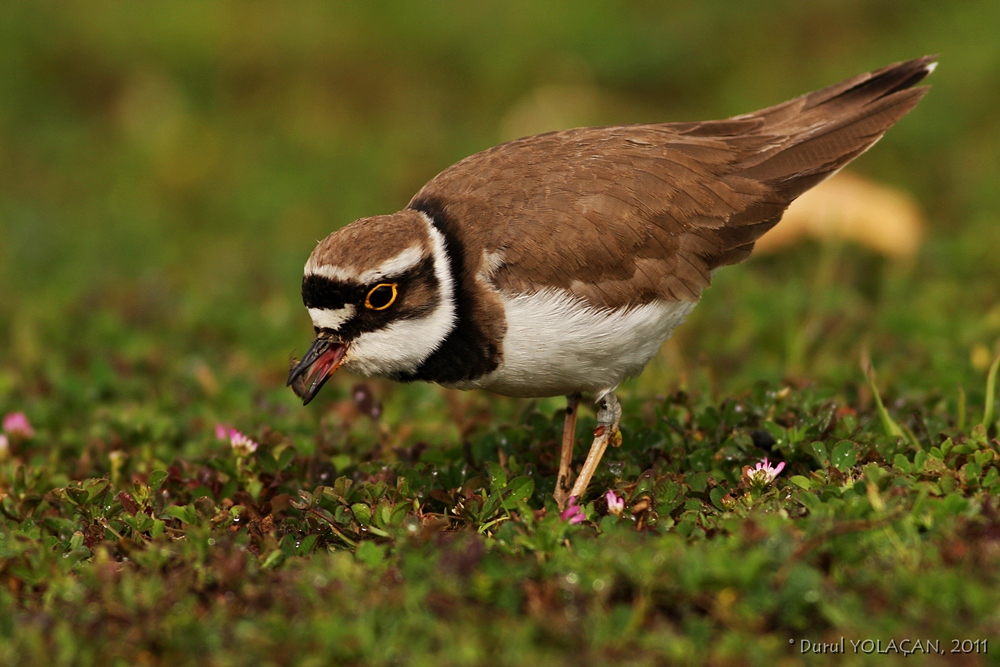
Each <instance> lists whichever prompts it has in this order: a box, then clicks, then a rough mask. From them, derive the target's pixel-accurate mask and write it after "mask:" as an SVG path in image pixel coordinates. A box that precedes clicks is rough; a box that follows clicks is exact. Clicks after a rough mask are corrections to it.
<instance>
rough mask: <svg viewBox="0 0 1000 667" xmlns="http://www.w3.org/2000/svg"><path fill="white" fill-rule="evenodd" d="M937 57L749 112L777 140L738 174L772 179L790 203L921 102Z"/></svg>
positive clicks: (895, 66)
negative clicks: (918, 84)
mask: <svg viewBox="0 0 1000 667" xmlns="http://www.w3.org/2000/svg"><path fill="white" fill-rule="evenodd" d="M936 60H937V56H924V57H922V58H915V59H914V60H909V61H906V62H902V63H896V64H894V65H889V66H887V67H883V68H881V69H878V70H875V71H874V72H869V73H867V74H861V75H858V76H855V77H853V78H850V79H847V80H846V81H842V82H841V83H838V84H835V85H832V86H829V87H827V88H824V89H822V90H817V91H816V92H813V93H808V94H806V95H803V96H802V97H798V98H796V99H793V100H789V101H788V102H784V103H782V104H779V105H777V106H773V107H770V108H767V109H762V110H760V111H757V112H756V113H753V114H750V117H753V118H754V119H757V120H759V121H763V124H762V126H761V127H760V128H759V129H758V130H757V132H756V133H759V134H760V135H764V136H768V135H770V136H773V137H775V138H776V141H775V144H774V145H773V146H772V147H771V148H770V149H767V150H764V151H762V152H761V153H759V154H758V156H757V157H756V158H755V159H753V160H751V161H750V162H748V163H745V164H744V166H743V169H741V170H740V172H739V175H740V176H744V177H746V178H751V179H754V180H757V181H762V182H764V183H767V184H768V185H770V186H771V187H773V188H774V190H775V191H776V192H777V193H778V194H779V195H780V196H781V197H782V198H783V199H785V201H786V203H787V202H791V201H792V200H793V199H795V198H796V197H798V196H799V195H800V194H802V193H803V192H805V191H806V190H808V189H809V188H811V187H813V186H814V185H816V184H817V183H819V182H820V181H822V180H823V179H825V178H827V177H828V176H830V175H832V174H833V173H834V172H836V171H837V170H839V169H840V168H841V167H843V166H844V165H846V164H847V163H848V162H850V161H851V160H853V159H854V158H856V157H858V156H859V155H861V154H862V153H864V152H865V151H866V150H868V149H869V148H871V147H872V146H873V145H874V144H875V142H877V141H878V140H879V139H881V138H882V135H883V134H885V132H886V130H888V129H889V128H890V127H892V126H893V125H894V124H895V123H896V121H898V120H899V119H900V118H902V117H903V116H905V115H906V114H907V113H908V112H909V111H910V110H911V109H912V108H913V107H914V106H916V104H917V102H919V101H920V98H922V97H923V96H924V95H925V94H926V93H927V90H928V88H927V87H920V88H914V87H913V86H914V85H916V84H917V83H919V82H920V81H921V80H923V79H924V77H926V76H927V75H928V74H930V73H931V72H933V71H934V68H935V66H936V65H937V62H936ZM738 118H741V119H742V118H747V117H746V116H744V117H738ZM734 120H735V119H734Z"/></svg>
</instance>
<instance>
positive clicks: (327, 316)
mask: <svg viewBox="0 0 1000 667" xmlns="http://www.w3.org/2000/svg"><path fill="white" fill-rule="evenodd" d="M353 316H354V305H353V304H350V303H349V304H347V305H346V306H344V307H343V308H338V309H336V310H333V309H332V308H310V309H309V317H311V318H312V321H313V326H314V327H316V328H317V329H333V330H334V331H336V330H337V329H339V328H340V327H341V326H343V324H344V322H346V321H347V320H349V319H351V317H353Z"/></svg>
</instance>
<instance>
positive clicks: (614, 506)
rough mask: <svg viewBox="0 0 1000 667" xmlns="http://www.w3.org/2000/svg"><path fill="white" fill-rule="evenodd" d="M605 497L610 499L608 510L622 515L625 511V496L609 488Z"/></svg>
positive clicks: (607, 499) (616, 514)
mask: <svg viewBox="0 0 1000 667" xmlns="http://www.w3.org/2000/svg"><path fill="white" fill-rule="evenodd" d="M604 499H605V500H606V501H608V512H609V513H611V514H614V515H615V516H621V515H622V512H624V511H625V498H624V497H622V498H619V497H618V494H616V493H615V492H614V490H613V489H608V492H607V493H605V494H604Z"/></svg>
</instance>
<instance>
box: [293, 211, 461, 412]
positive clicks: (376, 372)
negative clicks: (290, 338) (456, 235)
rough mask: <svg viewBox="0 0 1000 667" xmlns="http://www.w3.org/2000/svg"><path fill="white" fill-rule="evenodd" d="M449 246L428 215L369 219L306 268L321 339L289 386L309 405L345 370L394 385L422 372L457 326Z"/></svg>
mask: <svg viewBox="0 0 1000 667" xmlns="http://www.w3.org/2000/svg"><path fill="white" fill-rule="evenodd" d="M452 283H453V280H452V274H451V266H450V263H449V261H448V254H447V248H446V241H445V238H444V236H443V235H442V234H441V232H440V231H439V230H438V229H437V228H435V227H434V225H433V224H432V223H431V220H430V219H429V218H428V217H427V216H425V215H424V214H423V213H420V212H418V211H413V210H404V211H400V212H399V213H395V214H393V215H384V216H377V217H373V218H362V219H360V220H356V221H355V222H353V223H351V224H350V225H347V226H346V227H344V228H342V229H340V230H338V231H336V232H333V233H332V234H330V235H329V236H327V237H326V238H325V239H323V240H322V241H321V242H320V243H319V245H317V246H316V249H315V250H313V252H312V254H311V255H310V256H309V261H308V262H306V267H305V275H304V277H303V279H302V301H303V302H304V303H305V306H306V308H307V309H308V311H309V317H310V318H311V319H312V322H313V328H314V329H315V331H316V339H315V340H314V341H313V343H312V345H311V346H310V347H309V349H308V351H306V353H305V355H304V356H303V357H302V359H301V360H300V361H297V362H293V367H292V369H291V371H290V372H289V375H288V384H289V385H290V386H291V387H292V390H293V391H294V392H295V393H296V395H298V396H299V398H301V399H302V402H303V404H307V403H309V401H311V400H312V399H313V397H314V396H316V393H317V392H319V390H320V388H321V387H322V386H323V383H325V382H326V380H327V379H328V378H329V377H330V376H331V375H332V374H333V373H334V372H335V371H336V370H337V369H338V368H339V367H340V366H341V365H343V366H345V367H346V368H348V369H349V370H350V371H352V372H355V373H358V374H359V375H364V376H381V377H389V378H394V377H398V376H402V375H406V374H408V373H413V372H414V371H416V370H417V369H418V368H419V367H420V365H421V364H422V363H423V362H424V361H425V360H426V359H427V358H428V357H429V356H430V355H431V354H432V353H433V352H434V350H436V349H437V348H438V347H439V346H440V345H441V344H442V343H443V342H444V340H445V338H446V337H447V336H448V334H449V333H450V332H451V330H452V329H453V328H454V325H455V302H454V287H453V284H452Z"/></svg>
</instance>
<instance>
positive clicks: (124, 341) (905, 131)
mask: <svg viewBox="0 0 1000 667" xmlns="http://www.w3.org/2000/svg"><path fill="white" fill-rule="evenodd" d="M997 35H1000V3H997V2H996V1H995V0H980V1H962V2H939V1H935V2H929V1H928V2H924V1H914V2H906V3H903V2H898V1H896V0H892V1H889V0H879V1H872V0H826V1H823V2H800V1H791V0H789V1H778V0H775V1H770V2H752V3H749V2H732V1H731V0H726V1H722V0H700V1H698V2H676V3H662V2H629V3H620V2H589V1H588V2H577V3H551V2H538V1H537V0H531V1H527V0H521V1H513V2H511V1H508V2H502V3H499V2H481V3H470V2H456V1H448V2H437V3H409V2H391V3H389V2H371V3H350V4H348V3H318V2H298V3H288V4H279V3H260V2H179V1H176V0H171V1H169V2H142V3H113V2H98V3H64V2H40V1H31V2H20V1H14V0H8V1H7V2H4V3H3V4H2V7H0V403H2V404H3V405H6V406H7V407H9V408H11V409H13V408H14V407H15V406H16V405H25V404H30V403H31V402H32V399H33V398H34V397H39V396H46V395H50V394H52V393H53V392H54V393H56V394H58V393H59V392H60V387H61V386H83V387H85V388H88V389H89V390H91V391H92V393H91V397H92V398H93V399H94V400H97V401H98V402H100V401H101V400H103V398H109V397H112V398H113V397H115V396H118V397H120V395H121V394H122V393H123V392H125V393H126V394H127V392H128V391H129V390H128V385H127V384H126V385H124V388H123V385H122V384H121V382H120V380H121V378H122V377H127V376H129V375H130V374H140V375H141V374H143V373H145V374H147V375H149V374H153V376H155V373H156V372H157V371H158V370H160V369H163V368H167V369H172V371H171V372H173V371H177V372H181V373H182V374H185V376H190V377H191V378H192V387H193V388H192V392H194V393H193V394H192V396H193V397H195V398H198V397H201V398H203V399H204V400H205V401H206V402H208V403H211V402H212V401H222V402H225V401H226V400H228V399H227V398H226V397H227V396H229V394H228V393H227V392H222V393H221V394H220V393H219V391H218V387H219V386H220V385H221V386H222V387H229V386H233V385H234V383H235V384H236V385H238V386H241V387H244V388H245V392H244V394H245V395H248V396H253V395H256V393H255V392H260V391H263V390H266V391H268V392H271V393H272V394H273V396H275V397H276V398H274V399H273V400H275V401H278V402H279V403H280V404H281V405H282V406H284V407H285V408H286V409H288V410H291V409H293V408H294V406H295V400H294V397H293V396H292V395H291V393H290V392H287V391H286V390H284V389H283V388H282V385H283V380H284V375H285V370H286V369H287V363H288V358H289V356H290V354H291V353H292V351H293V350H296V349H297V350H298V351H299V352H301V351H302V350H303V349H304V347H305V346H306V345H307V344H308V342H309V339H310V333H311V330H310V326H309V322H308V319H307V317H306V314H305V312H304V309H303V308H302V307H301V304H300V301H299V280H300V275H301V269H302V265H303V263H304V261H305V259H306V257H307V256H308V253H309V252H310V250H311V249H312V247H313V245H314V244H315V242H316V241H317V240H318V239H320V238H322V237H323V236H325V235H326V234H328V233H329V232H330V231H332V230H334V229H336V228H337V227H339V226H341V225H344V224H346V223H348V222H350V221H351V220H353V219H355V218H357V217H360V216H365V215H374V214H381V213H389V212H392V211H395V210H398V209H399V208H401V207H403V206H404V205H405V204H406V202H407V201H408V200H409V198H410V196H411V195H412V194H413V193H414V192H415V191H416V190H417V189H418V188H419V187H420V186H421V185H422V184H423V183H424V182H425V181H427V180H428V179H429V178H431V177H432V176H433V175H435V174H436V173H437V172H439V171H440V170H441V169H443V168H444V167H446V166H448V165H449V164H451V163H453V162H455V161H457V160H459V159H461V158H462V157H465V156H466V155H469V154H471V153H473V152H475V151H478V150H481V149H484V148H487V147H489V146H492V145H494V144H496V143H498V142H500V141H503V140H506V139H510V138H513V137H514V136H518V135H519V134H524V133H528V132H534V131H542V130H548V129H556V128H559V127H570V126H576V125H585V124H609V123H626V122H652V121H670V120H699V119H706V118H717V117H724V116H729V115H733V114H738V113H744V112H748V111H751V110H754V109H757V108H759V107H763V106H767V105H770V104H774V103H777V102H780V101H783V100H785V99H787V98H790V97H793V96H795V95H798V94H801V93H805V92H807V91H809V90H812V89H816V88H819V87H822V86H824V85H828V84H831V83H834V82H836V81H839V80H840V79H843V78H846V77H848V76H851V75H854V74H857V73H860V72H863V71H866V70H870V69H873V68H876V67H880V66H882V65H885V64H888V63H890V62H894V61H898V60H903V59H907V58H911V57H916V56H919V55H923V54H926V53H940V54H941V61H940V62H941V65H940V67H939V69H938V70H937V72H936V73H935V74H934V76H933V77H931V80H930V81H929V83H931V84H932V85H933V90H932V92H931V94H930V95H928V96H927V97H926V99H925V100H924V101H923V102H922V103H921V104H920V105H919V107H918V108H917V109H916V110H915V111H914V112H913V113H912V114H911V115H910V116H908V117H907V118H905V119H904V120H903V121H902V122H900V123H899V125H898V126H897V127H896V128H894V129H892V130H891V131H890V132H889V133H888V135H887V136H886V138H885V139H884V140H883V141H882V142H881V143H880V144H879V145H878V146H877V147H876V149H874V150H872V151H870V152H869V153H868V154H866V155H865V156H864V157H863V158H861V159H860V160H858V161H857V163H855V165H854V166H853V168H854V169H855V171H857V172H859V173H862V174H864V175H866V176H869V177H871V178H874V179H876V180H878V181H881V182H883V183H888V184H891V185H894V186H896V187H899V188H901V189H903V190H905V191H907V192H909V193H911V194H912V195H913V196H914V197H915V198H916V199H917V201H918V202H919V204H920V205H921V207H922V208H923V210H924V212H925V214H926V216H927V218H928V221H929V226H930V231H929V236H928V240H927V242H926V243H925V246H924V248H923V250H922V252H921V254H920V255H919V257H918V258H917V259H916V260H915V261H914V262H912V263H910V264H908V265H906V266H901V265H897V264H893V263H890V262H888V261H886V260H884V259H881V258H880V257H878V256H877V255H875V254H873V253H871V252H870V251H867V250H864V249H862V248H860V247H854V246H850V245H848V246H845V247H843V248H838V249H835V250H834V251H832V253H831V252H830V251H829V250H824V249H823V248H820V247H818V246H817V245H815V244H809V243H806V244H803V245H801V246H798V247H797V248H795V249H794V250H791V251H788V252H785V253H782V254H780V255H775V256H768V257H765V258H755V259H752V260H751V261H749V262H747V263H746V264H744V265H742V266H739V267H733V268H730V269H727V270H725V271H722V272H720V273H719V275H718V276H717V279H716V285H715V286H714V287H713V289H711V290H709V291H708V292H707V293H706V296H705V298H704V300H703V304H702V306H701V307H700V308H699V309H697V310H696V311H695V314H694V316H693V317H692V318H691V321H690V322H689V324H688V325H686V326H685V327H684V328H682V330H681V331H680V333H679V335H678V336H677V338H676V340H675V342H674V343H672V344H671V345H672V347H670V348H669V349H667V351H666V352H665V354H664V355H661V356H662V358H660V359H657V360H656V361H654V363H653V364H652V365H651V368H650V369H649V370H648V371H647V373H646V375H644V376H643V378H642V379H640V380H639V381H638V383H634V384H633V386H637V387H638V392H637V393H638V394H640V395H652V394H666V393H668V392H670V391H672V390H674V389H676V388H678V387H691V388H695V389H699V388H700V389H708V390H711V391H713V392H723V391H743V390H745V389H746V388H748V387H749V385H750V384H751V383H752V382H753V381H755V380H757V379H771V380H774V379H781V378H783V377H791V378H794V379H804V380H815V381H820V382H829V383H833V384H834V385H836V386H844V387H848V391H853V389H850V387H853V386H856V384H858V383H859V381H860V373H859V372H858V370H857V368H858V366H857V361H856V360H857V359H858V356H859V354H860V351H861V349H862V347H863V346H867V347H869V348H870V349H871V353H872V357H873V359H874V361H875V363H876V365H877V367H878V368H879V369H880V371H881V374H880V378H881V381H882V382H883V383H884V384H886V385H888V386H889V387H890V388H891V389H890V391H896V392H906V391H908V390H909V389H911V388H915V389H919V390H921V391H924V392H926V391H933V388H940V389H941V392H942V395H943V396H944V397H952V396H953V394H954V393H955V391H954V390H955V385H956V383H958V382H963V383H965V385H966V386H967V387H968V390H969V392H970V399H972V400H978V398H977V396H981V393H980V394H978V395H977V394H976V392H977V391H979V392H981V389H980V387H981V386H982V380H981V378H982V375H983V372H984V370H985V368H984V363H986V362H988V360H989V355H988V354H987V355H986V357H985V359H986V361H985V362H984V361H983V358H984V356H983V355H984V349H985V350H986V351H987V352H988V351H989V349H991V348H992V346H993V342H994V340H995V339H996V338H997V337H998V336H1000V252H998V249H1000V183H998V174H1000V114H998V112H997V108H998V106H1000V39H998V37H997ZM831 257H832V259H831ZM824 262H826V264H827V266H828V268H830V272H829V275H828V276H827V277H822V276H820V274H819V273H818V272H819V271H820V268H819V267H820V265H821V264H823V263H824ZM824 275H826V274H824ZM817 284H818V285H819V289H816V286H817ZM352 381H353V379H352V378H350V377H348V376H347V375H346V373H342V374H341V375H340V377H338V378H337V379H336V381H335V382H331V383H330V387H332V388H328V389H326V390H325V395H326V396H327V397H336V396H342V395H343V394H344V393H345V392H346V391H347V387H349V386H350V384H351V382H352ZM60 383H63V385H60ZM102 383H103V384H102ZM144 391H147V390H146V389H136V390H135V392H136V394H135V396H134V398H136V399H137V400H142V392H144ZM379 391H380V392H383V394H384V395H385V396H386V397H387V400H388V402H389V404H390V411H391V409H392V405H397V408H396V410H397V412H396V413H395V414H396V417H394V418H395V419H396V420H397V422H398V421H399V420H402V419H403V418H404V417H405V416H406V415H412V414H414V413H415V412H418V411H421V410H423V408H422V407H421V406H426V405H430V406H432V407H433V406H438V407H440V406H441V405H442V402H443V401H444V402H446V401H447V400H454V399H447V397H445V398H442V394H440V393H438V392H428V391H427V390H426V389H422V388H403V389H399V388H392V387H391V386H389V385H379ZM94 392H96V393H94ZM198 392H201V393H198ZM394 396H395V397H397V399H396V400H395V401H394V400H393V397H394ZM418 399H419V400H418ZM424 399H426V401H429V403H422V402H421V401H423V400H424ZM470 400H486V399H470ZM949 400H950V399H949ZM238 403H239V401H238V400H236V399H233V402H232V403H231V405H235V404H238ZM557 403H558V401H556V403H554V404H553V405H555V404H557ZM329 405H330V404H329V401H327V402H325V403H324V401H323V400H320V401H317V407H315V408H313V407H311V408H310V410H313V411H314V414H315V415H319V414H320V413H321V412H322V411H323V410H325V409H327V408H328V406H329ZM493 405H494V406H500V407H494V409H496V410H500V411H501V413H503V411H504V408H503V406H508V407H509V409H510V410H514V409H518V408H517V405H518V404H514V403H504V402H498V403H494V404H493ZM432 412H433V411H432ZM390 417H392V414H390ZM445 419H447V417H445Z"/></svg>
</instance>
